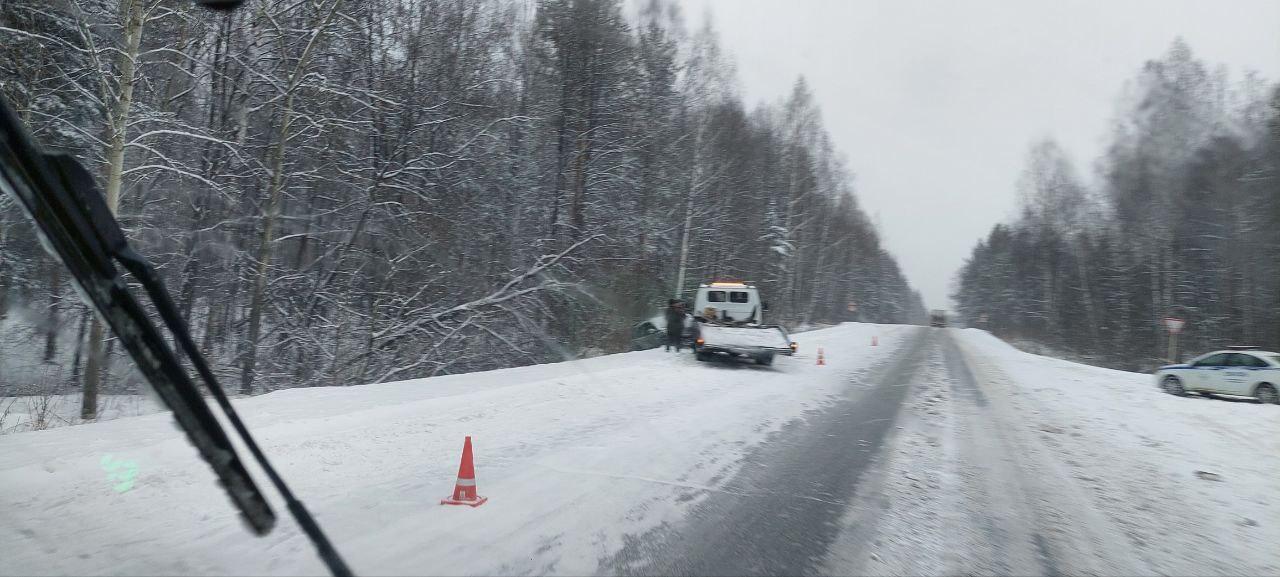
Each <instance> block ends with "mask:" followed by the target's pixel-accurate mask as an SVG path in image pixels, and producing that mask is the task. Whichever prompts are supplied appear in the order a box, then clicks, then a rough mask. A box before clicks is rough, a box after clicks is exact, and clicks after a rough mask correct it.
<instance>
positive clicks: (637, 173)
mask: <svg viewBox="0 0 1280 577" xmlns="http://www.w3.org/2000/svg"><path fill="white" fill-rule="evenodd" d="M1206 82H1208V80H1206ZM0 92H2V93H3V96H4V98H5V99H7V100H8V102H9V103H10V104H11V106H12V107H13V108H14V109H15V110H16V111H17V113H18V114H19V116H20V117H21V119H22V120H23V122H24V123H25V124H26V125H27V126H28V128H29V130H30V131H31V132H32V133H33V134H34V136H35V137H36V138H37V139H38V140H39V141H40V142H41V143H42V144H43V145H44V146H45V147H46V148H48V149H50V150H55V151H65V152H69V153H71V154H74V155H75V156H76V157H77V158H79V159H80V161H81V162H82V163H84V164H85V165H86V167H88V168H89V169H90V170H91V171H92V172H94V173H95V174H96V175H97V176H98V178H99V185H100V187H101V189H102V191H103V193H104V195H105V197H106V200H107V203H108V205H109V206H110V207H111V208H112V210H114V211H115V212H116V214H117V217H118V218H119V220H120V221H121V223H122V225H123V226H124V227H125V229H126V232H127V233H128V235H129V237H130V239H131V240H132V242H134V243H135V245H136V246H137V247H138V248H139V250H140V252H142V253H143V254H145V255H147V256H148V257H149V258H151V259H152V260H153V261H154V262H155V263H156V264H157V265H158V267H159V268H160V269H161V271H162V273H163V274H164V275H165V277H166V282H167V283H168V285H169V288H170V291H171V292H172V293H173V295H174V298H175V300H176V301H177V303H178V304H179V306H180V308H181V311H182V314H183V315H184V316H185V318H186V320H187V322H188V323H189V325H190V326H191V328H192V332H193V335H194V336H195V338H196V341H197V343H199V344H200V346H201V347H202V348H203V350H204V352H205V354H206V355H207V356H208V357H209V358H210V359H211V361H212V364H213V365H214V366H215V367H216V368H217V370H218V371H219V373H220V374H219V376H220V378H221V379H222V380H223V384H224V386H226V387H228V388H229V389H235V390H236V391H238V392H240V393H243V394H253V393H260V392H264V391H270V390H275V389H280V388H287V387H298V386H320V385H349V384H359V383H369V382H381V381H390V380H399V379H407V378H415V377H425V376H430V375H438V374H448V373H460V372H468V371H477V370H485V369H493V368H499V367H507V366H515V365H522V364H530V363H539V362H547V361H553V360H563V359H566V358H576V357H579V356H590V355H593V354H601V353H606V352H617V351H623V350H627V349H628V347H629V339H630V332H631V327H632V326H633V324H634V323H636V322H637V321H639V320H641V319H644V318H647V317H649V316H652V315H654V314H656V313H657V311H658V308H659V307H660V306H661V305H663V304H665V301H666V299H667V298H670V297H673V296H675V295H682V296H684V297H685V298H688V297H689V296H690V289H692V288H694V287H696V286H697V285H698V284H699V283H700V282H705V281H707V280H709V279H714V278H734V279H744V280H750V281H755V282H756V283H757V284H758V285H759V286H760V287H761V290H762V291H763V292H764V294H766V295H768V296H767V299H766V300H768V301H769V302H770V304H771V306H772V308H771V310H770V313H769V314H770V315H772V320H773V321H775V322H779V323H781V324H784V325H787V326H791V327H798V326H803V325H813V324H819V323H825V322H838V321H844V320H855V319H856V320H864V321H874V322H920V321H921V320H922V319H923V318H924V316H925V311H924V307H923V304H922V302H921V299H920V297H919V295H918V294H917V293H915V292H914V291H913V290H912V289H911V288H910V287H909V286H908V284H907V282H906V280H905V278H904V277H903V275H902V274H901V272H900V271H899V268H898V266H897V264H896V263H895V261H894V259H893V258H892V257H891V256H890V255H889V254H888V253H887V252H886V251H885V250H884V249H883V248H882V247H881V244H880V240H879V238H878V234H877V231H876V228H875V226H874V225H873V223H872V222H871V220H870V219H869V218H868V217H867V215H866V214H865V213H864V212H863V211H862V210H861V209H860V208H859V206H858V203H857V200H856V198H855V196H854V191H853V182H854V180H853V170H852V168H851V166H850V165H849V164H848V163H846V161H845V160H844V159H843V157H842V156H841V154H840V153H839V152H838V151H837V150H835V149H834V147H833V145H832V143H831V140H830V138H829V137H828V135H827V133H826V131H825V130H824V128H823V124H822V118H821V114H820V111H819V110H818V107H817V105H816V104H815V100H814V96H813V94H812V92H811V90H810V88H809V87H808V86H807V85H806V83H805V82H804V80H803V79H797V80H796V82H795V84H794V89H793V91H792V92H791V94H790V95H789V96H787V97H786V98H783V99H779V101H777V102H772V103H766V104H760V105H748V103H746V102H744V100H743V98H742V97H741V96H740V94H739V90H738V88H737V81H736V79H735V75H734V63H733V58H732V56H731V55H730V54H727V53H725V51H724V50H723V49H722V48H721V46H720V45H719V44H718V41H717V38H716V33H715V31H714V28H713V26H712V25H710V24H707V25H699V26H690V25H689V24H687V23H686V22H685V20H684V17H683V16H682V14H681V12H680V10H679V9H678V7H677V6H676V4H675V3H674V2H672V1H671V0H645V1H643V2H638V3H635V4H634V5H633V4H628V3H624V2H621V1H619V0H540V1H537V2H533V1H531V0H466V1H460V0H361V1H343V0H296V1H289V2H282V1H279V0H253V1H251V2H248V3H247V4H246V5H245V6H244V7H243V8H242V9H240V10H239V11H236V12H232V13H223V12H212V11H208V10H205V9H202V8H198V7H196V6H194V5H192V4H190V3H184V2H171V1H165V0H52V1H50V0H5V1H4V2H3V3H0ZM1197 105H1198V104H1197ZM1178 106H1182V104H1178ZM1255 114H1258V113H1257V112H1256V111H1255ZM1196 122H1201V119H1199V118H1197V120H1196ZM1182 126H1183V125H1182V124H1179V125H1178V127H1173V128H1159V130H1164V131H1167V130H1175V129H1176V130H1184V128H1181V127H1182ZM1187 126H1190V125H1187ZM1197 126H1198V125H1197ZM1249 134H1250V135H1252V133H1249ZM1273 134H1274V133H1273ZM1143 138H1146V137H1143ZM1161 138H1163V137H1161ZM1250 138H1251V139H1253V140H1256V139H1257V137H1256V135H1253V136H1250ZM1253 140H1250V139H1244V138H1234V139H1224V140H1223V142H1222V144H1221V146H1222V147H1226V148H1215V149H1214V150H1215V151H1217V152H1214V153H1212V154H1214V155H1221V156H1211V157H1206V158H1205V159H1204V161H1205V162H1209V161H1212V160H1213V159H1219V158H1220V159H1221V160H1222V161H1224V162H1226V161H1229V164H1227V165H1222V166H1218V165H1214V167H1213V168H1211V169H1206V170H1205V171H1204V174H1205V177H1206V178H1210V177H1214V178H1225V177H1226V175H1227V172H1226V171H1229V170H1235V169H1236V168H1237V167H1238V166H1239V165H1238V163H1237V159H1236V158H1235V157H1234V156H1233V154H1235V153H1234V152H1232V151H1233V150H1238V148H1237V149H1229V147H1231V146H1237V147H1248V146H1254V145H1255V143H1254V142H1253ZM1143 142H1146V141H1145V140H1135V141H1134V143H1133V144H1132V145H1127V144H1126V145H1125V146H1128V147H1129V148H1125V151H1126V152H1124V154H1130V155H1136V154H1143V155H1149V153H1147V152H1144V151H1145V150H1146V149H1145V148H1139V147H1140V146H1145V145H1143V144H1142V143H1143ZM1215 142H1216V141H1215ZM1130 149H1132V152H1128V151H1129V150H1130ZM1126 162H1128V161H1126ZM1161 162H1173V160H1170V159H1162V160H1161ZM1233 163H1234V164H1233ZM1249 166H1253V165H1249ZM1230 174H1231V175H1234V174H1236V173H1235V172H1232V173H1230ZM1253 186H1255V187H1259V186H1261V184H1257V185H1253ZM1273 186H1274V185H1273ZM1135 190H1136V189H1135ZM1239 190H1240V191H1241V192H1239V194H1244V192H1243V191H1244V190H1246V189H1245V188H1240V189H1239ZM1248 190H1253V189H1248ZM1135 194H1137V192H1135ZM1162 194H1163V193H1162ZM1241 208H1242V209H1244V208H1243V207H1241ZM1244 210H1251V209H1244ZM1272 210H1274V209H1272ZM1144 214H1145V213H1144ZM1143 218H1157V216H1156V215H1152V216H1150V217H1148V216H1143ZM1024 228H1025V227H1024ZM1089 238H1090V239H1092V238H1093V237H1089ZM1249 238H1251V239H1252V238H1254V237H1249ZM1088 242H1094V241H1093V240H1089V241H1088ZM1144 242H1147V241H1144ZM1251 242H1258V243H1262V242H1264V239H1262V237H1257V240H1256V241H1251ZM1267 242H1271V243H1272V244H1271V245H1270V246H1273V247H1274V246H1275V244H1274V242H1275V241H1274V237H1272V238H1271V240H1269V241H1267ZM1090 246H1093V245H1092V244H1091V245H1090ZM1151 246H1157V245H1155V244H1152V245H1151ZM1161 246H1163V245H1161ZM1256 246H1261V245H1256ZM984 250H985V249H984ZM1142 254H1143V255H1145V254H1147V253H1145V252H1144V253H1142ZM1126 258H1128V257H1126ZM1133 258H1138V259H1141V258H1144V257H1142V256H1140V255H1138V254H1136V253H1135V254H1134V255H1133ZM1172 258H1173V253H1169V259H1172ZM975 266H981V265H975ZM1144 266H1145V265H1144ZM1224 270H1225V269H1224ZM1271 274H1272V275H1273V277H1272V279H1271V281H1272V282H1271V284H1270V285H1268V286H1270V287H1271V290H1272V291H1273V292H1272V293H1269V294H1272V295H1274V290H1275V283H1274V282H1273V281H1274V275H1275V272H1274V269H1273V271H1272V273H1271ZM1250 278H1251V279H1252V282H1261V281H1260V280H1259V279H1258V278H1255V277H1250ZM1264 280H1265V279H1264ZM1060 285H1061V286H1062V287H1066V286H1068V285H1069V283H1067V282H1061V283H1060ZM1255 286H1259V287H1260V286H1261V285H1250V288H1249V289H1248V290H1245V289H1232V290H1233V292H1232V294H1242V295H1248V294H1256V295H1262V294H1264V293H1263V292H1261V290H1260V288H1259V290H1256V291H1255V290H1254V288H1253V287H1255ZM1061 290H1067V289H1065V288H1064V289H1061ZM1105 298H1107V297H1103V296H1101V295H1099V296H1098V304H1099V306H1104V299H1105ZM1267 298H1272V299H1273V300H1272V301H1268V302H1270V303H1274V302H1275V301H1274V296H1272V297H1267ZM850 303H854V304H856V312H851V311H850V310H849V309H850V308H854V307H849V304H850ZM1238 306H1245V305H1244V304H1243V303H1238ZM1248 306H1252V305H1248ZM1270 306H1272V307H1273V309H1274V304H1272V305H1270ZM1265 308H1266V307H1265V306H1259V307H1257V308H1250V309H1248V310H1251V311H1255V312H1264V309H1265ZM969 309H970V310H977V309H976V308H975V307H974V306H971V307H969ZM1231 310H1237V309H1231ZM1238 310H1245V309H1238ZM1010 312H1012V311H1010ZM1227 312H1229V311H1226V312H1224V313H1222V314H1227ZM1132 314H1135V315H1137V314H1143V311H1142V309H1136V310H1135V311H1133V313H1132ZM1215 314H1218V313H1215ZM1272 314H1274V311H1273V312H1272ZM1272 319H1273V320H1272V321H1270V322H1271V323H1272V325H1271V326H1275V324H1276V323H1275V321H1274V318H1273V317H1272ZM1262 320H1263V319H1261V318H1259V319H1258V322H1259V323H1260V324H1261V325H1263V326H1265V323H1263V322H1262ZM104 332H105V331H104V329H103V327H102V326H101V325H100V324H98V322H97V320H96V319H95V318H94V317H93V315H91V314H89V313H88V312H87V309H86V307H84V306H83V305H82V304H81V302H80V301H79V299H78V298H77V297H76V295H75V293H74V291H73V289H72V287H71V286H69V284H68V280H67V278H66V274H65V273H64V271H63V270H62V269H61V267H60V266H59V265H58V264H57V263H56V262H54V261H53V260H52V259H51V258H50V257H49V256H48V255H47V254H46V253H45V252H44V251H43V250H42V249H41V248H40V246H39V243H38V242H37V240H36V238H34V235H33V232H32V229H31V227H30V225H29V223H27V222H26V220H25V218H24V216H23V215H22V214H21V212H20V211H19V210H18V209H17V207H16V206H15V205H14V204H13V203H12V200H11V199H9V198H7V197H0V341H2V342H0V348H3V350H4V355H3V358H2V359H0V395H6V394H18V393H23V394H31V392H29V391H28V390H34V391H35V392H50V391H53V392H60V393H77V392H80V391H84V410H83V416H84V417H85V418H92V417H93V416H94V410H95V404H94V403H95V400H94V398H95V395H97V394H98V393H104V394H105V393H112V392H138V391H139V390H140V387H141V381H140V380H139V379H137V378H136V377H134V376H132V375H131V373H130V371H129V364H130V363H129V362H128V360H127V358H126V357H125V356H124V355H123V354H122V353H121V352H120V351H119V350H118V349H117V348H116V347H114V346H113V342H112V339H111V338H110V334H104ZM32 388H34V389H32Z"/></svg>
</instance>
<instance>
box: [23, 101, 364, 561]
mask: <svg viewBox="0 0 1280 577" xmlns="http://www.w3.org/2000/svg"><path fill="white" fill-rule="evenodd" d="M0 192H4V193H8V194H9V195H11V196H13V197H14V198H16V199H17V201H18V205H19V206H21V207H22V209H23V211H24V212H26V214H27V216H28V217H29V218H30V219H31V221H32V222H33V223H35V225H36V231H37V233H38V235H39V237H40V240H41V243H42V244H43V245H44V246H45V248H46V249H47V250H48V251H49V252H50V253H52V254H53V255H54V256H56V257H57V258H58V259H59V260H61V261H62V264H63V265H64V266H66V267H67V269H68V270H69V271H71V275H72V278H73V279H74V281H75V282H74V285H75V286H76V288H77V289H79V293H80V298H81V299H83V300H84V301H85V302H86V303H87V304H88V305H89V306H91V307H92V308H93V309H94V310H95V311H97V313H98V315H99V317H100V318H101V319H102V320H103V322H105V323H106V324H107V325H108V326H110V327H111V330H112V331H113V332H114V333H115V335H116V337H117V338H118V339H119V340H120V344H121V345H122V346H123V347H124V349H125V350H126V351H128V353H129V356H130V357H132V358H133V360H134V362H135V363H137V365H138V369H139V370H141V372H142V375H143V376H144V377H145V378H146V379H147V381H148V382H150V383H151V386H152V388H154V389H155V391H156V393H157V394H158V395H159V396H160V398H161V400H163V402H164V404H165V405H166V406H168V407H169V409H170V410H172V411H173V417H174V419H175V420H177V422H178V425H179V426H181V427H182V430H183V431H186V434H187V438H188V439H189V440H190V441H191V443H192V444H193V445H195V447H196V450H197V451H199V453H200V456H201V457H202V458H203V459H204V460H205V461H206V462H208V463H209V466H210V467H212V468H213V471H214V473H215V474H217V476H218V479H219V480H220V481H221V483H222V486H223V487H224V488H225V489H226V491H227V495H228V496H229V497H230V498H231V502H232V503H233V504H234V505H235V507H236V508H237V509H238V510H239V511H240V514H241V517H242V518H243V519H244V521H245V523H246V524H247V525H248V526H249V528H250V529H251V530H252V531H253V532H254V533H255V534H258V535H265V534H267V533H269V532H270V531H271V529H272V527H274V526H275V522H276V516H275V513H274V512H273V511H272V510H271V507H270V505H268V504H267V500H266V497H265V496H263V494H262V491H261V490H259V489H258V486H257V485H256V484H255V483H254V481H253V478H252V477H251V476H250V475H249V472H248V471H247V470H246V469H245V467H244V463H243V462H242V461H241V460H240V457H239V456H238V455H237V454H236V451H235V447H234V446H233V445H232V444H231V439H230V438H229V437H228V436H227V433H226V431H224V430H223V428H222V426H221V425H220V424H219V423H218V420H217V418H216V416H215V415H214V413H213V411H212V410H211V409H210V408H209V405H208V404H206V403H205V400H204V398H203V397H202V396H201V395H200V390H199V389H198V388H197V387H196V384H195V382H194V381H193V380H192V379H191V377H190V375H188V374H187V371H186V370H185V369H184V368H183V367H182V365H181V363H180V362H179V361H178V357H177V356H176V355H175V354H174V351H172V350H170V348H169V346H168V345H167V344H166V343H165V341H164V337H163V336H162V335H161V333H160V330H159V328H157V327H156V326H155V324H153V323H152V322H151V320H150V319H148V318H147V313H146V310H145V309H144V308H143V306H142V304H141V303H140V302H139V301H138V299H137V298H135V297H134V295H133V294H132V293H131V292H130V291H129V288H128V285H127V284H126V283H125V280H124V277H123V276H122V275H121V273H120V271H119V270H118V269H117V268H116V264H117V263H118V264H119V265H120V266H122V267H123V268H124V269H125V270H127V271H129V273H131V274H132V275H133V277H134V278H135V279H136V280H137V281H138V282H140V283H141V284H142V287H143V289H144V290H145V291H146V292H147V294H148V295H149V296H150V297H151V303H152V305H153V306H154V307H155V308H156V310H157V311H158V312H159V313H160V318H161V319H162V320H163V321H164V324H165V326H166V327H167V328H168V329H169V332H170V333H171V334H172V335H173V337H174V338H175V339H176V341H177V342H178V346H179V347H180V348H181V349H182V351H183V352H184V353H186V356H187V358H188V359H190V361H191V364H192V366H194V367H195V369H196V372H197V373H198V374H199V375H200V378H201V379H203V380H204V382H205V385H206V386H207V388H208V389H209V393H210V394H211V395H212V396H213V398H214V399H215V400H216V401H217V403H218V406H219V407H221V409H222V411H223V413H224V414H225V415H226V417H227V419H228V421H229V422H230V423H231V426H232V428H234V429H235V431H236V433H237V434H238V435H239V436H240V438H241V440H242V441H243V442H244V444H245V446H246V447H247V448H248V449H249V452H250V453H252V454H253V457H254V459H255V460H257V461H258V464H259V465H260V466H261V467H262V470H263V471H264V472H265V473H266V474H267V477H268V478H269V479H270V480H271V483H272V485H274V486H275V487H276V489H277V490H278V491H279V492H280V495H281V496H282V497H283V498H284V500H285V503H286V504H287V505H288V507H289V512H290V513H291V514H292V515H293V516H294V518H295V519H296V520H297V522H298V525H300V526H301V527H302V530H303V531H304V532H305V533H306V534H307V537H309V538H310V539H311V541H312V543H313V544H315V546H316V549H317V551H318V552H319V554H320V557H321V559H322V560H323V561H324V563H325V564H326V565H327V566H328V568H329V570H330V571H331V572H332V573H333V574H334V575H350V574H351V570H350V569H348V568H347V565H346V563H345V562H343V560H342V557H341V556H339V555H338V552H337V550H335V549H334V548H333V545H332V544H330V543H329V539H328V538H327V537H326V536H325V534H324V532H323V531H322V530H321V529H320V526H319V525H318V524H317V523H316V521H315V519H314V518H313V517H312V516H311V513H310V512H309V511H307V508H306V507H305V506H304V505H303V504H302V502H301V501H299V500H298V499H297V498H296V497H294V495H293V492H292V491H290V490H289V487H288V486H287V485H285V482H284V479H282V478H281V477H280V475H279V474H278V473H277V472H276V470H275V468H274V467H272V466H271V464H270V463H269V462H268V461H267V457H266V455H265V454H263V452H262V449H261V448H259V447H258V444H257V442H255V441H254V439H253V437H252V436H251V435H250V434H249V429H248V428H247V427H245V425H244V422H243V421H241V420H240V417H239V415H237V414H236V411H235V409H234V408H233V407H232V406H231V401H230V400H228V399H227V395H226V394H225V393H224V392H223V390H222V386H221V385H219V384H218V379H217V377H215V376H214V374H213V371H212V370H211V369H210V368H209V365H208V363H207V362H205V359H204V356H203V355H202V354H200V351H199V350H198V349H197V348H196V345H195V342H194V341H193V340H192V339H191V334H190V332H189V331H188V330H187V328H186V323H184V322H183V321H182V317H181V315H179V314H178V310H177V307H175V306H174V304H173V300H172V299H171V298H169V293H168V291H166V290H165V288H164V283H163V282H162V281H161V280H160V277H159V275H157V274H156V272H155V268H154V267H153V266H152V265H151V264H150V263H149V262H147V260H146V259H145V258H143V257H142V256H141V255H139V254H138V253H137V252H135V251H134V250H133V249H132V248H130V247H129V243H128V241H127V239H126V238H125V235H124V232H123V231H122V230H121V229H120V224H119V223H118V222H116V219H115V217H114V216H112V215H111V212H110V210H108V209H107V205H106V202H105V200H104V199H103V198H102V193H101V192H100V191H99V190H98V189H97V187H96V186H95V185H94V182H93V177H92V176H91V175H90V174H89V173H88V171H86V170H85V169H84V167H83V166H80V164H79V163H78V162H76V161H75V159H73V158H71V157H70V156H68V155H64V154H46V153H44V152H42V151H41V149H40V147H39V146H38V145H37V144H36V143H35V142H34V141H33V140H32V139H31V137H30V136H29V135H28V134H27V132H26V129H25V128H24V127H23V126H22V125H21V123H20V122H19V121H18V118H17V116H15V115H14V113H13V111H12V110H11V109H10V108H9V104H8V102H7V101H6V100H5V99H4V98H3V97H2V96H0Z"/></svg>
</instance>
